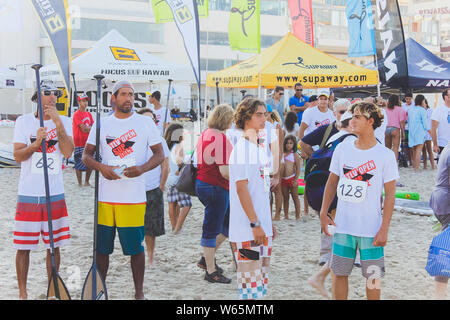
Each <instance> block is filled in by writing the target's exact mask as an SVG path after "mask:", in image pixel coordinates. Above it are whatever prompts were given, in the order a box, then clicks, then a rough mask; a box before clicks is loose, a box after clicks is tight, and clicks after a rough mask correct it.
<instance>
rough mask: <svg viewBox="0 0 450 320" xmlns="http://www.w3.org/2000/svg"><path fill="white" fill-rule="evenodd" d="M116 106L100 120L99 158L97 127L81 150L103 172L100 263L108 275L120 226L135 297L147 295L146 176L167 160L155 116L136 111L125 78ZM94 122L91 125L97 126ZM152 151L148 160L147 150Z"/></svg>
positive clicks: (118, 88) (115, 95) (116, 94)
mask: <svg viewBox="0 0 450 320" xmlns="http://www.w3.org/2000/svg"><path fill="white" fill-rule="evenodd" d="M112 99H113V100H114V102H115V105H116V109H115V112H114V114H112V115H110V116H107V117H104V118H102V119H101V125H100V145H99V150H100V156H101V159H102V160H101V161H102V162H101V163H100V162H97V161H95V159H94V157H93V155H94V153H95V149H96V147H95V146H96V130H91V132H90V133H89V138H88V140H87V143H86V147H85V149H84V154H83V162H84V164H85V165H86V166H87V167H89V168H91V169H93V170H98V171H99V172H100V173H101V176H100V180H99V202H98V227H97V228H98V242H97V263H98V267H99V271H100V272H101V274H102V276H103V277H104V279H106V274H107V272H108V266H109V255H110V254H111V253H112V252H113V250H114V239H115V234H116V229H117V232H118V234H119V238H120V243H121V245H122V250H123V253H124V255H130V256H131V269H132V272H133V280H134V286H135V298H136V299H143V298H144V292H143V284H144V271H145V254H144V247H143V246H142V242H143V241H144V232H145V230H144V217H145V208H146V200H147V199H146V194H145V189H146V188H145V175H144V173H145V172H147V171H149V170H152V169H154V168H156V167H157V166H159V165H160V164H161V163H162V161H163V160H164V151H163V148H162V145H161V136H160V134H159V131H158V129H157V128H156V126H155V123H154V122H153V120H152V119H151V118H149V117H145V116H142V115H139V114H137V113H136V112H132V107H133V104H134V88H133V86H132V85H131V83H129V82H127V81H120V82H117V83H116V84H115V86H114V88H113V97H112ZM95 127H96V124H94V125H93V128H95ZM149 148H150V149H151V151H152V153H153V155H152V157H150V158H148V152H147V150H148V149H149Z"/></svg>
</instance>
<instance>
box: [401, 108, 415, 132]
mask: <svg viewBox="0 0 450 320" xmlns="http://www.w3.org/2000/svg"><path fill="white" fill-rule="evenodd" d="M412 106H414V104H413V103H411V104H410V105H407V104H406V102H403V103H402V108H403V110H405V112H406V120H405V130H408V111H409V108H410V107H412Z"/></svg>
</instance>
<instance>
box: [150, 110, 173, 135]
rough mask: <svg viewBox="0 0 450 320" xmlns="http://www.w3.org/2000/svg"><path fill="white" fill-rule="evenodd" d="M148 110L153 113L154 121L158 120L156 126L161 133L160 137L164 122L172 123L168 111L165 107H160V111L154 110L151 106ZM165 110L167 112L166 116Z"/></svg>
mask: <svg viewBox="0 0 450 320" xmlns="http://www.w3.org/2000/svg"><path fill="white" fill-rule="evenodd" d="M150 110H152V111H153V113H154V114H155V116H156V120H158V124H157V125H156V126H157V127H158V129H159V130H160V131H161V135H162V134H163V132H164V122H166V123H169V122H171V121H172V118H171V117H170V111H169V110H167V108H166V107H161V108H160V109H158V110H156V109H155V107H154V106H153V105H151V106H150ZM166 110H167V116H166Z"/></svg>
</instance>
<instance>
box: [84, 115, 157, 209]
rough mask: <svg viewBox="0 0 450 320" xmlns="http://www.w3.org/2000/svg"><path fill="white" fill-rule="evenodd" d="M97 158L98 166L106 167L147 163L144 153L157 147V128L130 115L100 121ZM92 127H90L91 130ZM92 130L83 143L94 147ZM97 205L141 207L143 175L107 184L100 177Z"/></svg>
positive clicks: (143, 118)
mask: <svg viewBox="0 0 450 320" xmlns="http://www.w3.org/2000/svg"><path fill="white" fill-rule="evenodd" d="M100 121H101V122H100V155H101V158H102V163H104V164H107V165H109V166H124V167H131V166H139V165H142V164H144V163H145V162H147V160H148V152H147V150H148V149H149V148H150V147H151V146H154V145H156V144H158V143H161V136H160V134H159V131H158V128H157V127H156V125H155V123H154V122H153V120H152V119H151V118H150V117H146V116H142V115H140V114H137V113H133V114H132V115H131V116H130V117H128V118H126V119H118V118H116V116H115V115H114V114H113V115H110V116H106V117H103V118H101V120H100ZM95 127H96V124H95V123H94V125H93V128H95ZM95 138H96V130H91V132H90V133H89V137H88V140H87V143H88V144H91V145H94V146H95V144H96V142H95ZM99 201H102V202H112V203H144V202H146V195H145V175H144V174H143V175H141V176H139V177H136V178H127V177H125V176H123V175H122V178H121V179H118V180H107V179H105V178H104V177H103V176H102V175H101V174H100V180H99Z"/></svg>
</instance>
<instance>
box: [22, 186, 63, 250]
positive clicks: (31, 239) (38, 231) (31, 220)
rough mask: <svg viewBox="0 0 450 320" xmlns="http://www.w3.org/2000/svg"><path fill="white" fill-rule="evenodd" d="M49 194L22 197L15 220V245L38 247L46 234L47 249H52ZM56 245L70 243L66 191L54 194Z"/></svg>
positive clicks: (53, 226)
mask: <svg viewBox="0 0 450 320" xmlns="http://www.w3.org/2000/svg"><path fill="white" fill-rule="evenodd" d="M46 203H47V201H46V197H45V196H44V197H34V196H21V195H19V196H18V199H17V207H16V216H15V221H14V236H13V237H14V242H13V245H14V248H15V249H17V250H37V249H38V245H39V236H40V235H42V240H43V241H44V246H45V248H47V249H49V248H50V238H49V230H48V219H47V204H46ZM50 210H51V212H52V229H53V243H54V247H55V248H57V247H60V246H64V245H68V244H69V243H70V230H69V217H68V215H67V207H66V201H65V198H64V194H59V195H54V196H51V197H50Z"/></svg>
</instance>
